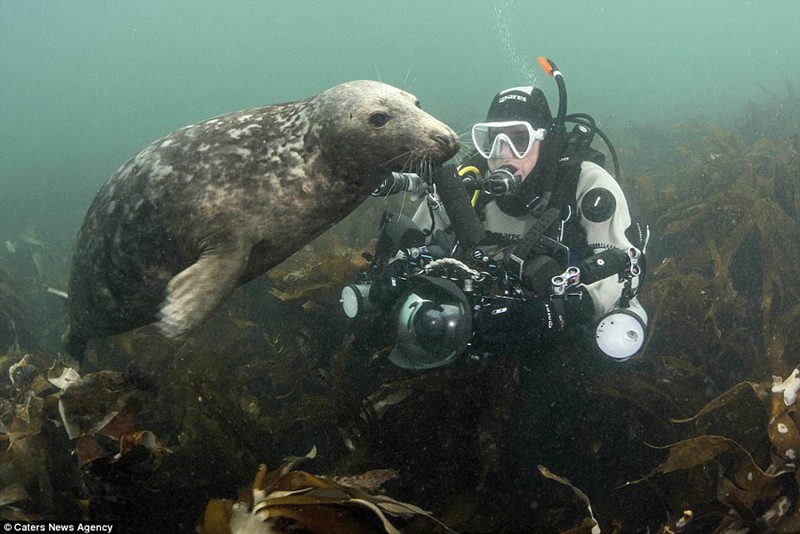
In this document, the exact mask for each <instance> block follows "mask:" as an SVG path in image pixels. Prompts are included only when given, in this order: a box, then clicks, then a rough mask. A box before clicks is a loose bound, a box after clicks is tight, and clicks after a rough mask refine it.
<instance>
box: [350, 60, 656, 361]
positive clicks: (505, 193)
mask: <svg viewBox="0 0 800 534" xmlns="http://www.w3.org/2000/svg"><path fill="white" fill-rule="evenodd" d="M539 62H540V64H541V65H542V67H543V68H544V69H545V71H546V72H547V73H548V74H549V75H550V76H552V77H554V78H555V80H556V82H557V84H558V88H559V108H558V113H557V114H556V116H555V117H553V116H552V114H551V111H550V107H549V105H548V103H547V100H546V98H545V95H544V93H543V92H542V91H541V90H540V89H538V88H536V87H532V86H527V87H512V88H509V89H505V90H503V91H500V92H499V93H497V95H495V97H494V99H493V100H492V102H491V105H490V106H489V111H488V114H487V116H486V120H485V122H482V123H479V124H475V125H474V126H473V127H472V142H473V144H474V149H475V152H474V153H473V154H471V155H470V156H469V157H467V159H466V160H465V161H464V162H462V164H461V165H459V166H452V165H450V166H444V167H441V168H440V169H437V170H435V171H433V173H432V177H431V179H430V181H432V183H428V184H425V183H423V182H424V181H423V180H420V179H416V181H415V176H416V175H409V174H395V175H393V176H392V178H390V179H388V180H387V181H386V183H384V186H383V187H382V188H380V189H378V190H376V192H375V193H373V194H374V195H376V196H378V195H386V194H390V193H393V192H396V191H397V190H399V189H402V190H405V191H414V192H425V193H426V198H425V200H424V201H423V202H421V203H420V206H419V208H418V209H417V211H416V213H415V214H414V216H413V217H412V218H409V217H407V216H403V215H395V214H388V213H387V214H384V220H383V221H382V224H381V227H382V233H381V236H380V238H379V240H378V245H377V247H376V251H375V255H374V256H373V257H371V258H370V259H371V260H372V262H371V266H370V270H369V271H368V272H366V273H363V274H362V276H361V277H360V279H359V280H358V281H357V283H356V284H352V285H350V286H347V287H346V288H345V289H344V290H343V292H342V304H343V306H344V309H345V312H346V313H347V315H348V316H350V317H356V316H358V315H368V316H369V315H372V316H374V315H376V314H378V315H383V316H384V317H387V318H388V320H389V325H390V329H392V330H393V331H395V332H396V340H395V341H396V345H395V347H394V349H393V350H392V352H391V354H390V356H389V359H390V360H391V361H392V362H393V363H394V364H396V365H398V366H400V367H403V368H408V369H429V368H434V367H439V366H442V365H448V364H451V363H453V362H454V361H456V360H458V359H459V358H460V357H461V356H462V355H464V354H466V355H467V358H469V359H481V358H483V357H486V356H490V355H499V354H506V353H510V352H513V351H518V350H529V349H530V348H531V347H533V348H538V347H540V346H543V345H546V344H547V343H550V342H552V341H553V340H554V339H556V338H557V337H558V335H559V333H560V332H561V331H562V330H564V329H565V328H580V329H582V330H586V331H587V332H588V333H589V335H592V336H593V337H594V340H595V344H596V347H597V348H598V349H599V351H600V352H601V353H602V354H605V355H606V356H609V357H610V358H612V359H614V360H616V361H625V360H627V359H629V358H630V357H631V356H633V355H634V354H636V353H637V352H638V351H639V350H640V349H641V347H642V345H643V344H644V340H645V337H646V326H647V314H646V312H645V310H644V309H643V308H642V306H641V305H640V304H639V302H638V300H637V298H636V295H637V293H638V291H639V289H640V287H641V284H642V281H643V277H644V267H645V264H644V249H645V247H646V244H647V239H648V238H649V230H648V232H647V234H648V235H646V236H644V237H643V236H642V235H641V233H642V232H641V228H639V234H640V235H639V242H638V247H637V246H634V245H633V244H632V243H631V241H630V240H629V239H628V237H627V236H626V234H625V232H626V230H628V228H629V227H630V226H631V218H630V214H629V211H628V205H627V202H626V200H625V195H624V194H623V192H622V190H621V188H620V186H619V184H618V183H617V181H616V180H615V179H614V178H613V177H612V176H611V175H610V174H609V173H608V172H607V171H606V170H605V169H604V168H603V166H602V165H603V164H604V160H605V158H604V155H603V154H602V153H601V152H599V151H597V150H595V149H593V148H591V147H590V145H591V142H592V140H593V138H594V137H595V135H597V136H599V137H601V138H602V139H603V140H604V141H605V142H606V144H607V145H608V147H609V152H610V153H611V155H612V157H613V160H614V164H615V168H616V175H617V176H618V177H619V166H618V163H617V158H616V153H615V152H614V149H613V146H612V145H611V143H610V141H609V140H608V138H607V137H606V136H605V134H604V133H603V132H602V131H601V130H600V129H599V128H597V126H596V125H595V123H594V120H593V119H592V118H591V117H590V116H589V115H586V114H574V115H567V114H566V106H567V95H566V89H565V85H564V81H563V76H562V75H561V73H560V71H558V69H557V68H556V67H555V65H554V64H553V63H552V61H549V60H547V59H544V58H539ZM568 122H569V123H574V124H575V126H574V127H573V128H572V130H571V131H569V132H567V130H566V126H565V125H566V123H568ZM364 311H366V312H368V313H365V314H364V313H362V312H364Z"/></svg>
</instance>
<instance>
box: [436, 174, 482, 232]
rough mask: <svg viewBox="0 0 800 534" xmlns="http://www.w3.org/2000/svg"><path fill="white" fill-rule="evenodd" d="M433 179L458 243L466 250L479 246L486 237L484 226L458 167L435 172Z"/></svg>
mask: <svg viewBox="0 0 800 534" xmlns="http://www.w3.org/2000/svg"><path fill="white" fill-rule="evenodd" d="M432 178H433V183H434V185H436V192H437V193H438V195H439V197H440V198H441V199H442V204H444V207H445V209H446V210H447V215H448V217H449V218H450V223H451V225H452V229H453V233H455V234H456V238H457V239H458V241H459V242H460V243H461V244H462V245H463V246H464V247H465V248H470V247H472V246H474V245H477V244H478V243H479V242H480V241H481V240H483V238H484V235H485V234H484V231H483V226H482V225H481V222H480V220H478V214H477V213H476V212H475V209H474V208H473V207H472V203H471V202H470V195H469V193H468V192H467V190H466V189H465V188H464V184H463V182H462V180H461V177H460V176H459V175H458V170H457V169H456V166H455V165H444V166H442V167H440V168H438V169H436V170H435V171H434V172H433V176H432Z"/></svg>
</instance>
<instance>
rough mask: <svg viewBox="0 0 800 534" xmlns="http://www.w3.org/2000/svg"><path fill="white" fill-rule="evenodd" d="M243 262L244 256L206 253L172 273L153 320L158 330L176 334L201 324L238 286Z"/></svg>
mask: <svg viewBox="0 0 800 534" xmlns="http://www.w3.org/2000/svg"><path fill="white" fill-rule="evenodd" d="M246 264H247V257H246V255H222V254H220V253H215V254H210V253H207V254H203V255H202V256H200V259H199V260H197V262H196V263H194V264H193V265H191V266H189V267H188V268H187V269H184V270H183V271H181V272H179V273H178V274H176V275H175V276H173V277H172V280H170V281H169V284H167V298H166V300H165V301H164V305H163V306H162V307H161V311H160V312H159V321H158V322H157V323H156V326H157V327H158V329H159V331H160V332H161V333H162V334H164V335H165V336H167V337H172V338H174V337H180V336H182V335H184V334H187V333H189V331H191V330H192V329H193V328H194V327H196V326H197V325H199V324H200V323H202V322H203V321H204V320H205V319H206V318H208V317H209V316H210V315H211V314H212V313H214V311H215V310H216V309H217V308H218V307H219V306H220V305H221V304H222V303H223V302H224V301H225V299H227V298H228V297H229V296H230V294H231V293H232V292H233V290H234V289H235V288H236V286H238V285H239V279H240V278H241V276H242V272H243V271H244V266H245V265H246Z"/></svg>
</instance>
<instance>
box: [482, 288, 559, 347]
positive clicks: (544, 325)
mask: <svg viewBox="0 0 800 534" xmlns="http://www.w3.org/2000/svg"><path fill="white" fill-rule="evenodd" d="M473 321H474V325H475V345H476V347H478V348H480V349H483V350H501V349H502V350H504V351H505V350H517V349H524V348H525V347H529V346H535V345H536V344H538V343H543V342H546V341H549V340H552V339H554V338H556V337H557V336H558V334H559V333H560V332H561V331H562V330H563V329H564V327H565V326H566V316H565V313H564V304H563V301H562V300H561V299H549V298H536V299H530V300H523V299H517V298H508V297H490V298H488V299H486V300H485V301H483V302H481V304H480V305H479V306H478V309H477V310H476V312H475V315H474V316H473Z"/></svg>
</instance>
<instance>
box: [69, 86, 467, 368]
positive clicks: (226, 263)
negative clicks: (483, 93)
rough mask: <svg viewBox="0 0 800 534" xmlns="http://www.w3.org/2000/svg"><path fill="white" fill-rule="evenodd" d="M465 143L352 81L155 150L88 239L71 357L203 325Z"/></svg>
mask: <svg viewBox="0 0 800 534" xmlns="http://www.w3.org/2000/svg"><path fill="white" fill-rule="evenodd" d="M458 148H459V144H458V139H457V136H456V134H455V133H454V132H453V130H452V129H451V128H450V127H448V126H447V125H445V124H443V123H442V122H440V121H439V120H437V119H435V118H434V117H432V116H431V115H429V114H428V113H426V112H424V111H423V110H422V109H421V108H420V107H419V102H418V100H417V99H416V98H415V97H414V96H413V95H411V94H409V93H407V92H405V91H403V90H400V89H398V88H396V87H392V86H390V85H387V84H384V83H380V82H374V81H365V80H361V81H352V82H346V83H343V84H340V85H337V86H334V87H332V88H330V89H328V90H326V91H324V92H322V93H320V94H318V95H316V96H314V97H311V98H309V99H306V100H302V101H297V102H288V103H283V104H275V105H267V106H263V107H257V108H252V109H246V110H242V111H237V112H234V113H230V114H227V115H222V116H219V117H215V118H211V119H208V120H204V121H202V122H199V123H197V124H193V125H190V126H186V127H184V128H181V129H179V130H177V131H175V132H172V133H170V134H168V135H167V136H165V137H162V138H161V139H158V140H157V141H155V142H153V143H151V144H150V145H149V146H147V147H146V148H144V149H143V150H142V151H141V152H139V154H137V155H136V156H134V157H133V158H131V159H130V160H128V161H127V162H126V163H124V164H123V165H122V166H121V167H120V168H119V169H118V170H117V171H116V172H115V173H114V174H113V175H112V176H111V177H110V178H109V180H108V182H106V184H105V185H104V186H103V187H102V188H101V189H100V191H99V192H98V194H97V196H96V197H95V199H94V201H93V202H92V203H91V205H90V207H89V209H88V212H87V214H86V216H85V218H84V221H83V224H82V225H81V228H80V230H79V232H78V237H77V241H76V249H75V253H74V257H73V262H72V269H71V274H70V282H69V328H68V330H67V333H66V335H65V339H64V349H65V350H66V352H67V353H69V354H70V355H72V356H73V357H76V358H78V359H80V358H82V356H83V353H84V351H85V348H86V344H87V342H88V340H89V339H92V338H97V337H105V336H109V335H113V334H117V333H121V332H125V331H128V330H132V329H134V328H138V327H140V326H144V325H148V324H151V323H155V324H156V326H157V327H158V329H159V330H160V332H161V333H163V334H164V335H165V336H168V337H180V336H182V335H184V334H186V333H188V332H190V331H191V330H192V329H193V328H195V327H196V326H198V325H199V324H201V323H202V322H203V321H204V320H205V319H206V318H208V317H209V316H210V315H211V314H212V313H213V312H214V311H215V310H216V309H217V308H218V307H219V306H220V305H221V304H222V303H223V302H224V301H225V300H226V299H227V298H228V297H229V296H230V294H231V293H232V292H233V290H234V289H235V288H236V287H238V286H240V285H242V284H244V283H246V282H248V281H250V280H252V279H253V278H255V277H257V276H259V275H261V274H263V273H265V272H267V271H268V270H269V269H271V268H272V267H274V266H275V265H277V264H278V263H280V262H281V261H283V260H284V259H286V258H287V257H289V256H290V255H291V254H293V253H294V252H296V251H297V250H299V249H300V248H302V247H303V246H304V245H305V244H306V243H308V242H309V241H311V240H313V239H314V238H315V237H317V236H318V235H320V234H321V233H323V232H325V231H326V230H328V229H329V228H330V227H331V226H332V225H333V224H334V223H336V222H337V221H339V220H341V219H342V218H344V217H345V216H346V215H347V214H348V213H350V212H351V211H352V210H353V209H354V208H355V207H356V206H358V205H359V204H360V203H361V202H362V201H363V200H364V199H365V198H366V197H367V196H368V195H369V193H370V192H371V191H372V190H373V189H375V188H376V187H377V186H378V185H379V183H380V181H381V180H382V178H383V177H385V176H386V175H388V173H389V172H391V171H397V170H419V169H426V168H428V167H430V166H433V165H438V164H440V163H442V162H444V161H446V160H448V159H450V158H451V157H453V156H454V155H455V154H456V152H457V151H458Z"/></svg>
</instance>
